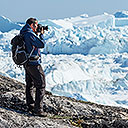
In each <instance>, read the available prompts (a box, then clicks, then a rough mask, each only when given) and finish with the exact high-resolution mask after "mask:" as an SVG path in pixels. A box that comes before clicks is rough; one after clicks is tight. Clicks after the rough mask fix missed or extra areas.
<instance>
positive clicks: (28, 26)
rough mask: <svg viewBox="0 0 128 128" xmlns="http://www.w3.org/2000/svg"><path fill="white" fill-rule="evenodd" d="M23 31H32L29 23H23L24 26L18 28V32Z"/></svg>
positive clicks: (22, 32)
mask: <svg viewBox="0 0 128 128" xmlns="http://www.w3.org/2000/svg"><path fill="white" fill-rule="evenodd" d="M25 32H32V33H33V31H32V29H31V27H30V25H29V24H25V26H24V27H23V28H22V29H21V30H20V34H24V33H25Z"/></svg>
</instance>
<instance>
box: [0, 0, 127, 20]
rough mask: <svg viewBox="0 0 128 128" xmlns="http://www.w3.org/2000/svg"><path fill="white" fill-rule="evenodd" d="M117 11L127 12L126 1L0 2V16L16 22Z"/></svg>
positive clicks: (29, 0)
mask: <svg viewBox="0 0 128 128" xmlns="http://www.w3.org/2000/svg"><path fill="white" fill-rule="evenodd" d="M118 10H128V0H0V15H3V16H5V17H7V18H9V19H11V20H12V21H18V22H20V21H21V22H24V21H26V19H28V18H29V17H35V18H37V19H39V20H46V19H63V18H67V17H68V18H69V17H74V16H79V15H81V14H88V15H89V16H95V15H99V14H103V13H104V12H107V13H110V14H113V13H115V12H116V11H118Z"/></svg>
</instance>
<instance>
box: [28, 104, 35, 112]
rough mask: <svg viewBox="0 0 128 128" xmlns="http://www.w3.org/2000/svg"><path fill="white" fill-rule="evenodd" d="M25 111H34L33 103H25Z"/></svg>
mask: <svg viewBox="0 0 128 128" xmlns="http://www.w3.org/2000/svg"><path fill="white" fill-rule="evenodd" d="M27 111H28V112H31V113H33V112H34V104H29V105H27Z"/></svg>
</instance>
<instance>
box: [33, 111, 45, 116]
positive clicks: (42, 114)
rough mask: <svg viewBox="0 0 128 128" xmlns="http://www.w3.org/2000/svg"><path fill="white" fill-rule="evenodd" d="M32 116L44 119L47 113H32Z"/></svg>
mask: <svg viewBox="0 0 128 128" xmlns="http://www.w3.org/2000/svg"><path fill="white" fill-rule="evenodd" d="M33 115H34V116H39V117H46V116H47V113H45V112H44V111H41V110H40V111H36V112H35V111H34V113H33Z"/></svg>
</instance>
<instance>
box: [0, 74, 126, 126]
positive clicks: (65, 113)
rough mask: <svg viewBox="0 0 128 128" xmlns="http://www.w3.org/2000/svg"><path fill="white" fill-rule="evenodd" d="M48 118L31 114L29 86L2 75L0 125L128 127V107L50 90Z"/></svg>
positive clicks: (47, 107) (46, 101)
mask: <svg viewBox="0 0 128 128" xmlns="http://www.w3.org/2000/svg"><path fill="white" fill-rule="evenodd" d="M43 108H44V111H45V112H46V113H47V117H45V118H43V117H37V116H32V115H30V114H29V113H27V109H26V104H25V85H24V84H22V83H20V82H18V81H15V80H12V79H10V78H7V77H4V76H0V128H73V127H81V128H128V109H125V108H121V107H112V106H104V105H99V104H94V103H91V102H84V101H78V100H75V99H72V98H67V97H62V96H54V95H52V94H51V93H50V92H46V95H45V97H44V106H43Z"/></svg>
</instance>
